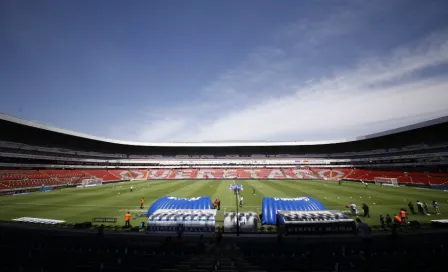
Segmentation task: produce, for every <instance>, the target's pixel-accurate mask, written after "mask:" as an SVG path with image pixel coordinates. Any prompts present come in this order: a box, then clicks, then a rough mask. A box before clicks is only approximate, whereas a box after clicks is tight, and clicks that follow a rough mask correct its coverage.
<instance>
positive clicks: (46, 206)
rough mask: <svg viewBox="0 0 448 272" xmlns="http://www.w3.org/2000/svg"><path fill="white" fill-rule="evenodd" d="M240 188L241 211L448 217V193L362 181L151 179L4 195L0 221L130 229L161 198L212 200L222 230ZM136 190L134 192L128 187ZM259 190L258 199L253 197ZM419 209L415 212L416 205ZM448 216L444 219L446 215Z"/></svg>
mask: <svg viewBox="0 0 448 272" xmlns="http://www.w3.org/2000/svg"><path fill="white" fill-rule="evenodd" d="M233 183H236V184H242V185H243V188H244V190H243V192H242V193H241V194H242V195H243V196H244V207H243V208H240V209H239V211H241V212H249V211H252V212H256V213H258V214H261V203H262V199H263V197H264V196H269V197H281V198H295V197H300V196H310V197H314V198H316V199H318V200H319V201H321V202H322V203H323V204H324V205H325V206H326V208H327V209H329V210H346V208H345V207H346V206H347V204H349V203H351V202H353V203H355V204H356V205H357V206H358V210H359V211H360V213H361V214H362V210H361V205H362V203H366V204H367V205H369V207H370V214H371V218H370V219H367V218H366V219H365V220H364V219H363V220H364V221H365V222H367V223H369V224H371V225H378V224H379V216H380V214H382V215H384V216H385V215H386V214H390V215H391V216H393V215H394V214H398V213H399V210H400V208H406V209H408V207H407V203H408V202H409V201H412V203H414V206H415V202H416V200H420V201H422V202H423V201H424V202H426V203H427V204H428V207H429V210H430V216H427V215H411V214H410V213H409V219H410V220H418V221H420V222H429V221H430V220H434V219H447V218H448V192H444V191H439V190H430V189H418V188H413V187H398V188H397V187H386V186H384V187H381V186H377V185H374V184H369V186H368V187H365V186H364V185H363V184H361V183H359V182H343V183H342V185H341V186H339V185H338V182H337V181H316V180H236V181H235V180H151V181H148V180H146V181H133V182H122V183H114V184H104V185H103V186H98V187H90V188H66V189H60V190H53V191H50V192H45V193H43V192H33V193H30V194H28V195H20V196H3V197H0V220H12V219H15V218H20V217H34V218H44V219H55V220H64V221H66V222H67V223H81V222H85V221H91V220H92V218H95V217H116V218H117V219H118V222H117V223H116V224H117V225H124V216H125V213H126V212H127V211H130V212H131V214H132V220H131V225H133V226H138V225H139V224H140V222H145V221H146V219H145V217H140V218H135V217H134V216H135V215H137V214H142V213H146V211H147V210H148V208H149V207H150V205H151V204H152V203H153V202H154V201H155V200H157V199H158V198H160V197H163V196H175V197H198V196H210V197H211V199H212V201H214V200H215V199H216V198H219V199H220V200H221V210H220V211H218V217H217V223H216V224H217V225H220V226H222V223H223V217H224V212H230V211H235V210H236V199H235V195H234V194H233V192H232V191H230V190H229V187H230V184H233ZM131 185H132V186H133V187H134V191H133V192H130V186H131ZM253 188H254V189H255V195H254V194H253ZM141 197H144V198H145V205H144V209H140V198H141ZM432 200H436V201H438V203H439V206H440V210H441V212H442V214H441V215H436V214H435V210H434V208H433V207H432ZM415 209H416V210H417V208H416V207H415ZM445 213H446V215H445Z"/></svg>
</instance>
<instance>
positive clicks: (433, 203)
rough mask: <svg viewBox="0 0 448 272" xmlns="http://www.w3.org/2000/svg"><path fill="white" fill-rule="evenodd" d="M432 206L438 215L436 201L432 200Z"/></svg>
mask: <svg viewBox="0 0 448 272" xmlns="http://www.w3.org/2000/svg"><path fill="white" fill-rule="evenodd" d="M432 206H434V209H435V210H436V213H437V215H439V214H440V209H439V203H437V201H435V200H433V201H432Z"/></svg>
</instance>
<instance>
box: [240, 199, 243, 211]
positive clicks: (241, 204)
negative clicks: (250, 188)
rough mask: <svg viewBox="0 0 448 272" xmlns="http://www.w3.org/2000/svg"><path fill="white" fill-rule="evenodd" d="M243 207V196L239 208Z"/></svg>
mask: <svg viewBox="0 0 448 272" xmlns="http://www.w3.org/2000/svg"><path fill="white" fill-rule="evenodd" d="M242 207H243V196H241V197H240V208H242Z"/></svg>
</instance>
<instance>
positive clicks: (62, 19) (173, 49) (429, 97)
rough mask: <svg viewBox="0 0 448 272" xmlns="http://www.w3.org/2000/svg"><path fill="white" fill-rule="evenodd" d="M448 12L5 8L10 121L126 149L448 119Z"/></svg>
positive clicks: (419, 7) (356, 131)
mask: <svg viewBox="0 0 448 272" xmlns="http://www.w3.org/2000/svg"><path fill="white" fill-rule="evenodd" d="M447 72H448V2H447V1H443V0H442V1H430V0H427V1H419V0H416V1H411V0H402V1H399V0H396V1H395V0H392V1H386V0H384V1H383V0H378V1H337V0H334V1H323V0H322V1H320V0H316V1H286V0H282V1H263V0H261V1H260V0H258V1H255V0H247V1H202V0H195V1H181V0H178V1H174V0H173V1H171V0H168V1H149V0H148V1H137V0H133V1H113V0H105V1H100V0H97V1H88V0H86V1H82V0H81V1H79V0H78V1H74V0H73V1H72V0H64V1H60V0H53V1H47V0H40V1H31V0H29V1H13V0H3V1H1V3H0V112H3V113H6V114H9V115H12V116H16V117H20V118H24V119H28V120H35V121H38V122H41V123H44V124H50V125H53V126H56V127H60V128H65V129H70V130H75V131H78V132H83V133H88V134H92V135H95V136H104V137H108V138H114V139H119V140H131V141H149V142H168V141H181V142H185V141H228V140H246V141H247V140H278V141H289V140H327V139H340V138H347V137H355V136H360V135H364V134H369V133H375V132H378V131H382V130H386V129H392V128H395V127H397V126H402V125H407V124H411V123H415V122H419V121H424V120H427V119H432V118H436V117H440V116H444V115H448V75H447Z"/></svg>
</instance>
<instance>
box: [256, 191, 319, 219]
mask: <svg viewBox="0 0 448 272" xmlns="http://www.w3.org/2000/svg"><path fill="white" fill-rule="evenodd" d="M280 210H282V211H323V210H326V208H325V206H324V205H322V203H320V202H319V201H318V200H317V199H315V198H312V197H308V196H303V197H298V198H274V197H264V198H263V203H262V218H261V224H262V225H275V224H277V211H280Z"/></svg>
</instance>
